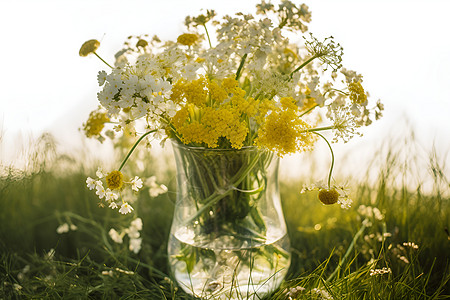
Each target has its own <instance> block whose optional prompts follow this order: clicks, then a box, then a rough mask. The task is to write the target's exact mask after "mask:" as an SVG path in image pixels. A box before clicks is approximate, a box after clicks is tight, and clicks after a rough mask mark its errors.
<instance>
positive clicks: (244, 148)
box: [171, 139, 264, 152]
mask: <svg viewBox="0 0 450 300" xmlns="http://www.w3.org/2000/svg"><path fill="white" fill-rule="evenodd" d="M171 142H172V146H175V147H177V148H185V149H189V150H193V151H211V152H219V151H245V150H262V151H264V149H260V148H258V147H257V146H243V147H242V148H239V149H235V148H207V147H196V146H188V145H186V144H183V143H181V142H179V141H177V140H174V139H171Z"/></svg>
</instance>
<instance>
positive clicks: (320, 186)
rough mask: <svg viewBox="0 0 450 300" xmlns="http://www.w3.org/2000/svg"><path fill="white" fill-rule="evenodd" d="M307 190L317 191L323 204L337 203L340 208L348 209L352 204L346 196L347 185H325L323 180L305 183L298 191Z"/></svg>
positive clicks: (303, 191)
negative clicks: (310, 183) (309, 183)
mask: <svg viewBox="0 0 450 300" xmlns="http://www.w3.org/2000/svg"><path fill="white" fill-rule="evenodd" d="M309 191H319V193H318V194H317V197H318V199H319V200H320V202H322V203H323V204H325V205H330V204H334V203H338V204H340V205H341V207H342V208H344V209H348V208H350V206H351V204H352V202H353V201H352V200H351V199H350V198H349V196H348V192H347V187H345V186H339V185H330V186H328V185H325V184H324V183H323V182H319V183H317V184H312V185H309V186H307V185H305V186H304V187H303V189H302V190H301V191H300V192H301V193H305V192H309Z"/></svg>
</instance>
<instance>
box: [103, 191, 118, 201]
mask: <svg viewBox="0 0 450 300" xmlns="http://www.w3.org/2000/svg"><path fill="white" fill-rule="evenodd" d="M118 198H119V195H118V194H116V193H114V192H113V191H111V190H110V189H106V193H105V200H106V201H112V202H114V200H117V199H118Z"/></svg>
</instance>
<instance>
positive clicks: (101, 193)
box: [95, 184, 106, 199]
mask: <svg viewBox="0 0 450 300" xmlns="http://www.w3.org/2000/svg"><path fill="white" fill-rule="evenodd" d="M95 188H96V189H97V191H96V192H95V194H97V196H98V197H99V198H100V199H103V198H104V197H105V196H106V191H105V188H104V187H103V185H102V184H97V186H96V187H95Z"/></svg>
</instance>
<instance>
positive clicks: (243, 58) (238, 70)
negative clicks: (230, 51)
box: [235, 53, 247, 80]
mask: <svg viewBox="0 0 450 300" xmlns="http://www.w3.org/2000/svg"><path fill="white" fill-rule="evenodd" d="M246 58H247V53H245V54H244V56H242V58H241V63H240V64H239V68H238V69H237V72H236V77H235V79H236V80H239V77H241V74H242V67H244V63H245V59H246Z"/></svg>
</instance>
